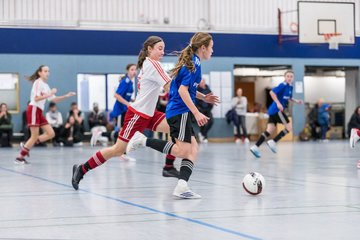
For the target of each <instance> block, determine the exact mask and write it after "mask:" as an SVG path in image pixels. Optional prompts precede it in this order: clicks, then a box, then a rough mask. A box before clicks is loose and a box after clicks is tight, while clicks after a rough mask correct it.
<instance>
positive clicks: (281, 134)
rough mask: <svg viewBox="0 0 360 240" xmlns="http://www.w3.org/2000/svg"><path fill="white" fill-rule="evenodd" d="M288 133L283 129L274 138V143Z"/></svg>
mask: <svg viewBox="0 0 360 240" xmlns="http://www.w3.org/2000/svg"><path fill="white" fill-rule="evenodd" d="M288 132H289V131H288V130H287V129H286V128H285V129H284V130H282V131H281V132H279V134H278V135H276V137H275V138H274V142H278V141H279V140H280V139H281V138H282V137H283V136H285V135H286V134H287V133H288Z"/></svg>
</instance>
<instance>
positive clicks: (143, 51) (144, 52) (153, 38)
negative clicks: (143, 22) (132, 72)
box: [137, 36, 163, 69]
mask: <svg viewBox="0 0 360 240" xmlns="http://www.w3.org/2000/svg"><path fill="white" fill-rule="evenodd" d="M158 42H163V40H162V38H161V37H158V36H150V37H148V38H147V39H146V41H145V42H144V43H143V48H142V49H141V50H140V53H139V57H138V62H137V68H138V69H141V68H142V65H143V63H144V61H145V59H146V57H147V56H148V54H149V53H148V47H151V48H153V47H154V46H155V44H157V43H158Z"/></svg>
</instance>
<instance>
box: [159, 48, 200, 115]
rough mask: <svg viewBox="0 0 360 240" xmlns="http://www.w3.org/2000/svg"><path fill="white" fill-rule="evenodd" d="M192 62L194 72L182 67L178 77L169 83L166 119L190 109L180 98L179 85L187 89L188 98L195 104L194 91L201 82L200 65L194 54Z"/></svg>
mask: <svg viewBox="0 0 360 240" xmlns="http://www.w3.org/2000/svg"><path fill="white" fill-rule="evenodd" d="M192 61H193V63H194V64H195V71H194V72H192V71H190V70H189V69H187V68H186V67H185V66H182V67H181V68H180V70H179V73H178V75H177V76H176V77H175V79H173V80H172V81H171V85H170V92H169V103H168V105H167V106H166V118H167V119H169V118H171V117H174V116H176V115H180V114H183V113H186V112H189V111H190V109H189V108H188V107H187V106H186V104H185V103H184V101H183V100H182V98H181V97H180V94H179V88H180V86H181V85H184V86H187V87H189V94H190V97H191V99H192V101H193V102H194V103H195V97H196V89H197V87H198V85H199V83H200V81H201V65H200V58H199V57H198V56H196V55H195V54H194V56H193V58H192Z"/></svg>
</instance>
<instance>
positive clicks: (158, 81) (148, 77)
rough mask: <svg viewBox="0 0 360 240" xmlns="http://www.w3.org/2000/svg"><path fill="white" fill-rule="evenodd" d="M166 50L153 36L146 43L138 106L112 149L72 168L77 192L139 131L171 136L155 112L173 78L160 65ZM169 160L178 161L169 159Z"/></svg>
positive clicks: (130, 109)
mask: <svg viewBox="0 0 360 240" xmlns="http://www.w3.org/2000/svg"><path fill="white" fill-rule="evenodd" d="M164 48H165V44H164V41H163V40H162V39H161V38H160V37H158V36H151V37H149V38H148V39H147V40H146V41H145V42H144V44H143V48H142V49H141V51H140V54H139V58H138V64H137V67H138V68H139V69H140V75H139V77H138V79H139V83H138V95H137V96H136V99H135V102H133V103H131V104H130V106H129V107H128V110H127V113H126V116H125V122H124V125H123V127H122V129H121V132H120V133H119V137H118V141H117V142H116V143H115V144H114V145H113V146H112V147H108V148H104V149H102V150H100V151H98V152H96V153H95V154H94V155H93V156H92V157H90V159H89V160H88V161H87V162H85V163H84V164H81V165H74V166H73V177H72V185H73V187H74V189H75V190H78V188H79V182H80V180H81V179H82V178H83V176H84V175H85V174H86V173H87V172H88V171H90V170H92V169H94V168H96V167H98V166H100V165H102V164H103V163H105V162H106V161H107V160H108V159H110V158H112V157H115V156H121V155H122V154H124V153H125V149H126V146H127V143H128V141H129V140H130V139H131V137H132V136H133V135H134V133H135V132H136V131H140V132H143V131H144V130H145V129H150V130H152V131H158V132H165V133H169V130H170V129H169V125H168V124H167V122H166V120H165V114H164V113H162V112H159V111H157V110H156V103H157V99H158V96H159V93H160V90H161V88H162V87H164V88H165V89H166V88H168V86H169V83H170V77H169V76H168V75H167V74H166V73H165V71H164V70H163V69H162V67H161V65H160V62H159V61H160V59H161V58H162V57H163V56H164ZM168 157H171V158H173V159H175V157H173V156H170V155H168ZM172 161H173V160H172ZM172 170H173V173H172V175H171V177H174V176H177V175H178V174H179V173H178V171H177V170H176V169H175V168H172ZM163 175H164V174H163Z"/></svg>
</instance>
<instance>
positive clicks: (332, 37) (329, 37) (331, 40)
mask: <svg viewBox="0 0 360 240" xmlns="http://www.w3.org/2000/svg"><path fill="white" fill-rule="evenodd" d="M322 35H323V36H324V40H325V42H327V43H328V44H329V49H330V50H339V41H340V39H339V38H338V36H341V33H324V34H322Z"/></svg>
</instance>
